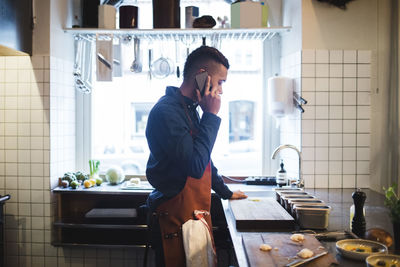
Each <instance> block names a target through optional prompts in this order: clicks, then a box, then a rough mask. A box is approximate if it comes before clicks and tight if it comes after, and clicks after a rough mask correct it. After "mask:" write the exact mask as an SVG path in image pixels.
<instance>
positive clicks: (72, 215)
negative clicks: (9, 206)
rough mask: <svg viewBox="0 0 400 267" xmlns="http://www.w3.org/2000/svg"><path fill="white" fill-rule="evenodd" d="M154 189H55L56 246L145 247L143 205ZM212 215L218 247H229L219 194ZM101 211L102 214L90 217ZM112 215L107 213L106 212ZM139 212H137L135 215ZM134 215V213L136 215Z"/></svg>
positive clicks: (54, 239) (54, 241)
mask: <svg viewBox="0 0 400 267" xmlns="http://www.w3.org/2000/svg"><path fill="white" fill-rule="evenodd" d="M150 192H151V190H122V189H121V188H120V186H119V185H117V186H111V185H107V184H103V185H101V186H98V187H93V188H89V189H84V188H82V187H81V188H79V189H70V188H60V187H57V188H55V189H54V190H53V194H55V196H56V198H57V206H56V211H55V218H54V223H53V240H52V244H53V245H54V246H79V247H99V248H100V247H107V248H119V247H124V248H126V247H143V248H144V247H145V245H146V242H147V235H148V229H147V224H146V211H145V210H144V209H143V208H142V207H141V206H142V205H143V204H145V203H146V199H147V196H148V194H149V193H150ZM211 203H212V204H211V216H212V221H213V231H214V237H215V239H216V244H217V246H220V247H229V245H228V244H226V240H228V239H229V234H228V230H227V227H226V220H225V215H224V213H223V209H222V204H221V201H220V199H219V197H218V196H216V195H215V194H213V195H212V201H211ZM98 211H100V212H101V213H102V214H101V215H100V216H94V217H93V216H90V215H91V214H93V212H98ZM103 211H104V212H105V213H107V214H108V215H109V216H104V213H103ZM135 213H136V215H135ZM133 215H135V216H133Z"/></svg>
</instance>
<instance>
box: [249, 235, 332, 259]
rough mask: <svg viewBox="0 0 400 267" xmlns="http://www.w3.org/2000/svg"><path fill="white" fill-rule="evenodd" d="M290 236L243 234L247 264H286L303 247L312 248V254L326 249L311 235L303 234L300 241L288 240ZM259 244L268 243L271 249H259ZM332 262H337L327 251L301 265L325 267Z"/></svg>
mask: <svg viewBox="0 0 400 267" xmlns="http://www.w3.org/2000/svg"><path fill="white" fill-rule="evenodd" d="M290 236H291V234H289V233H287V234H286V233H263V234H250V233H249V234H243V235H242V241H243V246H244V248H245V252H246V257H247V262H248V263H249V266H251V267H258V266H271V267H281V266H285V265H286V264H288V263H290V262H292V261H294V260H296V259H299V257H297V256H296V254H297V252H299V251H300V250H302V249H303V248H308V249H310V250H312V251H313V252H314V255H316V254H320V253H322V252H324V251H327V250H326V249H325V248H324V247H323V246H322V245H321V243H320V242H319V241H318V240H317V239H316V238H315V237H314V236H312V235H304V237H305V240H304V241H303V242H301V243H299V242H294V241H292V240H290ZM261 244H268V245H270V246H271V247H272V250H271V251H261V250H260V245H261ZM275 248H277V249H275ZM332 263H335V264H338V263H337V261H336V260H335V258H334V257H333V256H332V254H329V253H328V254H326V255H324V256H322V257H320V258H318V259H315V260H313V261H310V262H308V263H305V264H304V265H302V266H308V267H325V266H330V265H331V264H332Z"/></svg>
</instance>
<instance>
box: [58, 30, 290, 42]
mask: <svg viewBox="0 0 400 267" xmlns="http://www.w3.org/2000/svg"><path fill="white" fill-rule="evenodd" d="M290 30H291V27H270V28H254V29H150V30H146V29H118V30H108V29H94V28H68V29H64V31H65V32H67V33H71V34H73V35H75V36H80V37H83V38H87V39H93V40H94V39H96V36H97V35H99V38H110V36H113V37H117V38H122V39H126V38H127V39H131V38H134V37H138V38H140V39H147V40H150V41H163V40H184V39H189V38H190V39H201V38H203V37H205V38H207V39H211V40H214V39H228V40H229V39H231V40H261V41H264V40H270V39H272V38H273V37H274V36H275V35H279V34H283V33H288V32H290Z"/></svg>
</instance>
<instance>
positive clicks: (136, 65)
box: [130, 37, 142, 73]
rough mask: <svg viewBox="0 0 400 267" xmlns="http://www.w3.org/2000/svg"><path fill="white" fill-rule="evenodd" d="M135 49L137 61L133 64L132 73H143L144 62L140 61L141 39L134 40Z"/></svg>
mask: <svg viewBox="0 0 400 267" xmlns="http://www.w3.org/2000/svg"><path fill="white" fill-rule="evenodd" d="M133 42H134V43H133V49H134V53H135V59H134V60H133V62H132V65H131V68H130V70H131V71H132V72H136V73H138V72H142V62H141V61H140V50H139V49H140V40H139V38H137V37H135V39H134V40H133Z"/></svg>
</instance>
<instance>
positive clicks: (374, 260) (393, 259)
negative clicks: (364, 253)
mask: <svg viewBox="0 0 400 267" xmlns="http://www.w3.org/2000/svg"><path fill="white" fill-rule="evenodd" d="M365 262H366V263H367V266H368V267H400V256H398V255H390V254H388V255H371V256H368V257H367V258H366V259H365ZM383 263H385V264H383Z"/></svg>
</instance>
